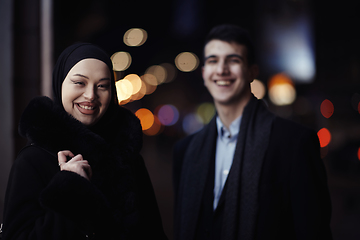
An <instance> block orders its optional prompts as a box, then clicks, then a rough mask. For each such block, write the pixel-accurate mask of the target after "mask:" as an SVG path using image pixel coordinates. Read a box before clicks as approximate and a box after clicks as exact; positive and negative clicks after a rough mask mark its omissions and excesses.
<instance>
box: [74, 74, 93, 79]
mask: <svg viewBox="0 0 360 240" xmlns="http://www.w3.org/2000/svg"><path fill="white" fill-rule="evenodd" d="M73 76H74V77H83V78H86V79H89V78H88V77H87V76H84V75H82V74H79V73H75V74H74V75H73Z"/></svg>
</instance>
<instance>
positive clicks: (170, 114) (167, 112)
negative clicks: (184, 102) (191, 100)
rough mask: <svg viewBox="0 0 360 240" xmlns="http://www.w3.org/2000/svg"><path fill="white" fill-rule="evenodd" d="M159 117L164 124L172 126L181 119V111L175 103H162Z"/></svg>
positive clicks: (158, 113) (158, 112)
mask: <svg viewBox="0 0 360 240" xmlns="http://www.w3.org/2000/svg"><path fill="white" fill-rule="evenodd" d="M155 112H156V111H155ZM157 117H158V118H159V120H160V122H161V123H162V124H163V125H165V126H171V125H174V124H175V123H176V122H177V121H178V120H179V111H178V110H177V108H176V107H175V106H173V105H170V104H167V105H162V106H160V107H159V110H158V111H157Z"/></svg>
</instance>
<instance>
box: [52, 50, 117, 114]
mask: <svg viewBox="0 0 360 240" xmlns="http://www.w3.org/2000/svg"><path fill="white" fill-rule="evenodd" d="M87 58H95V59H98V60H100V61H102V62H104V63H105V64H106V65H107V66H108V67H109V70H110V73H111V74H110V75H111V98H112V101H110V106H109V109H111V108H113V106H114V105H117V95H116V88H115V79H114V74H113V65H112V62H111V59H110V57H109V55H108V54H107V53H106V52H105V51H104V50H102V49H101V48H99V47H98V46H96V45H93V44H91V43H75V44H73V45H71V46H69V47H67V48H66V49H65V50H64V51H63V52H62V53H61V54H60V56H59V58H58V60H57V62H56V64H55V68H54V71H53V79H52V80H53V82H52V87H53V95H54V102H55V103H56V104H58V105H60V106H62V100H61V88H62V83H63V81H64V80H65V77H66V75H67V74H68V72H69V71H70V69H71V68H72V67H73V66H74V65H75V64H77V63H78V62H80V61H81V60H83V59H87Z"/></svg>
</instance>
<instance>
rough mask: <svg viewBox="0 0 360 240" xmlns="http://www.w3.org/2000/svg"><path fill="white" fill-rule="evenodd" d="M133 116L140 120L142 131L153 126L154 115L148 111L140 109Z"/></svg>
mask: <svg viewBox="0 0 360 240" xmlns="http://www.w3.org/2000/svg"><path fill="white" fill-rule="evenodd" d="M135 115H136V116H137V117H138V118H139V119H140V123H141V127H142V130H143V131H144V130H147V129H149V128H151V126H152V125H153V124H154V114H152V112H151V111H150V110H149V109H146V108H140V109H139V110H137V111H136V112H135Z"/></svg>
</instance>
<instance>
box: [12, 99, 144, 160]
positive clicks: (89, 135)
mask: <svg viewBox="0 0 360 240" xmlns="http://www.w3.org/2000/svg"><path fill="white" fill-rule="evenodd" d="M108 112H110V111H108ZM19 132H20V135H22V136H23V137H25V138H27V139H28V140H29V141H30V142H32V143H35V144H36V145H39V146H41V147H43V148H45V149H47V150H49V151H50V152H53V153H55V154H56V153H57V152H58V151H61V150H65V149H67V150H70V151H72V152H73V153H74V154H77V153H81V154H83V155H85V156H84V157H88V158H89V160H90V161H96V159H91V158H92V157H91V156H96V155H98V154H95V152H99V151H104V150H108V147H115V146H116V147H117V148H120V149H121V150H123V151H126V152H127V153H128V154H134V153H138V152H139V151H140V149H141V147H142V131H141V126H140V122H139V119H138V118H137V117H136V116H135V115H134V114H132V113H131V112H130V111H129V110H127V109H125V108H123V107H120V106H116V109H113V110H112V111H111V112H110V113H107V115H105V116H104V117H103V119H101V120H100V121H99V122H98V123H97V124H96V125H95V126H94V127H92V128H88V127H87V126H85V125H83V124H82V123H81V122H79V121H78V120H76V119H74V118H73V117H71V116H70V115H68V114H67V113H66V112H65V111H64V110H63V108H62V107H61V106H58V105H56V104H54V103H53V101H52V100H51V99H49V98H48V97H38V98H35V99H33V100H32V101H31V102H30V103H29V105H28V106H27V108H26V109H25V111H24V113H23V115H22V117H21V119H20V125H19ZM94 154H95V155H94Z"/></svg>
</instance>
